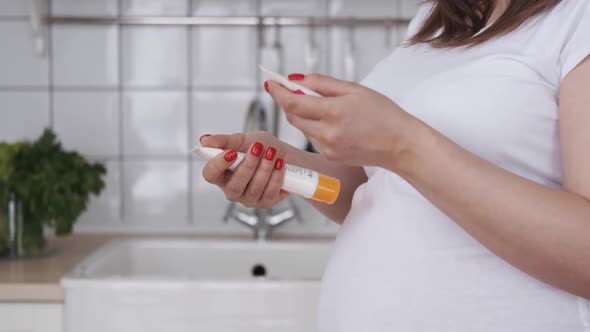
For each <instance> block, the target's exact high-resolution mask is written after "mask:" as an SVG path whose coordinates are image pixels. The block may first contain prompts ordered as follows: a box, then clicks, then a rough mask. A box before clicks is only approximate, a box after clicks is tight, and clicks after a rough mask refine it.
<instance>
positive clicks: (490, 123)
mask: <svg viewBox="0 0 590 332" xmlns="http://www.w3.org/2000/svg"><path fill="white" fill-rule="evenodd" d="M392 1H393V0H392ZM589 54H590V1H589V0H562V1H559V0H535V1H532V0H512V1H510V0H495V1H494V0H431V1H428V2H427V3H425V4H423V5H422V7H421V8H420V9H419V12H418V14H417V16H416V17H415V18H414V19H413V20H412V22H411V24H410V26H409V31H408V37H407V42H406V43H404V44H403V45H402V46H401V47H399V48H398V49H397V50H396V51H395V52H393V53H392V54H391V55H389V56H388V57H387V58H385V59H384V60H383V61H381V62H380V63H379V64H378V65H377V66H376V67H375V68H374V69H373V71H372V72H371V73H370V74H369V75H368V76H367V77H366V78H365V80H364V81H363V82H362V84H361V85H357V84H355V83H352V82H345V81H340V80H337V79H334V78H330V77H325V76H320V75H307V76H304V75H302V74H292V75H290V76H289V79H291V80H295V81H297V82H298V83H300V84H301V85H304V86H306V87H308V88H310V89H312V90H315V91H317V92H319V93H320V94H322V95H323V96H324V97H313V96H305V95H299V94H294V93H292V92H291V91H289V90H287V89H285V88H284V87H282V86H281V85H279V84H278V83H276V82H273V81H269V82H266V83H265V87H266V89H267V91H268V92H269V93H270V94H271V95H272V96H273V98H274V99H275V101H276V102H277V103H279V104H280V105H281V106H282V107H283V109H284V110H285V112H286V116H287V119H288V120H289V122H290V123H291V124H293V125H294V126H295V127H297V128H299V129H300V130H301V131H302V132H303V133H304V134H305V135H306V136H307V137H308V138H309V139H310V140H311V142H312V143H313V144H314V145H315V147H316V148H317V149H318V150H319V151H320V153H319V154H313V153H308V152H304V151H300V150H298V149H295V148H294V147H292V146H289V145H287V144H285V143H282V142H280V141H279V140H277V139H276V138H274V137H272V136H270V135H269V134H267V133H245V134H236V135H212V136H204V137H202V139H201V143H202V144H203V145H204V146H209V147H216V148H221V149H225V150H226V152H225V153H223V154H220V155H219V156H218V157H216V158H214V159H211V160H210V161H209V162H208V163H207V165H206V166H205V168H204V171H203V176H204V177H205V179H206V180H207V181H209V182H211V183H214V184H216V185H218V186H219V187H220V188H221V189H222V190H223V191H224V192H225V194H226V196H227V198H228V199H230V200H233V201H238V202H241V203H243V204H244V205H246V206H249V207H259V208H268V207H271V206H273V205H275V204H276V203H278V202H279V201H281V200H282V199H284V198H285V197H286V195H287V193H285V192H281V189H280V187H281V183H282V179H283V176H284V170H283V165H284V163H291V164H296V165H301V166H304V167H307V168H310V169H314V170H317V171H319V172H321V173H324V174H327V175H331V176H334V177H337V178H339V179H341V180H342V192H341V195H340V197H339V199H338V201H337V202H336V203H335V204H333V205H326V204H321V203H315V202H311V201H310V202H309V203H310V204H312V205H313V206H314V207H315V208H317V209H318V210H319V211H320V212H322V213H323V214H324V215H326V216H328V217H329V218H331V219H332V220H334V221H335V222H337V223H339V224H342V227H341V229H340V232H339V234H338V238H337V240H336V244H335V251H334V254H333V257H332V258H331V261H330V263H329V265H328V267H327V270H326V272H325V275H324V280H323V287H322V292H321V300H320V312H319V315H320V318H319V331H320V332H387V331H401V332H408V331H417V332H432V331H436V332H451V331H452V332H479V331H483V332H487V331H490V332H492V331H493V332H504V331H506V332H588V331H590V305H589V302H588V301H587V299H590V59H588V56H589ZM235 151H242V152H247V156H246V158H245V160H244V161H243V162H242V163H241V164H240V166H239V167H238V169H237V170H236V172H234V173H229V172H226V169H227V168H228V166H229V165H230V164H231V163H232V162H233V161H234V160H235V158H236V153H235Z"/></svg>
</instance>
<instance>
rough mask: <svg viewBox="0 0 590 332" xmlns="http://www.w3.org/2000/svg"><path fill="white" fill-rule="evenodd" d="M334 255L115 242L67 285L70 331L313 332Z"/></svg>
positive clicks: (281, 247) (316, 245)
mask: <svg viewBox="0 0 590 332" xmlns="http://www.w3.org/2000/svg"><path fill="white" fill-rule="evenodd" d="M330 251H331V244H330V243H327V242H267V243H257V242H233V241H222V242H209V241H195V240H126V241H118V242H112V243H109V244H107V245H106V246H104V247H102V248H100V249H98V250H97V251H95V252H94V253H93V254H91V255H90V256H89V257H88V258H86V259H85V260H84V261H83V262H82V263H80V264H79V265H78V266H77V267H76V268H75V269H74V270H73V271H72V272H70V273H68V274H67V275H66V276H65V277H64V278H63V279H62V286H63V287H64V288H65V327H66V331H67V332H74V331H75V332H95V331H96V332H98V331H100V332H104V331H109V332H119V331H121V332H122V331H125V332H134V331H138V332H139V331H142V332H144V331H145V332H147V331H167V332H168V331H170V332H175V331H178V332H184V331H191V332H199V331H206V332H238V331H240V332H267V331H268V332H270V331H273V332H275V331H285V332H287V331H288V332H291V331H293V332H294V331H297V332H307V331H309V332H312V331H314V330H315V316H316V315H315V314H316V312H315V311H316V306H317V300H318V293H319V282H320V279H321V275H322V273H323V270H324V267H325V265H326V262H327V260H328V256H329V254H330ZM262 275H264V276H262Z"/></svg>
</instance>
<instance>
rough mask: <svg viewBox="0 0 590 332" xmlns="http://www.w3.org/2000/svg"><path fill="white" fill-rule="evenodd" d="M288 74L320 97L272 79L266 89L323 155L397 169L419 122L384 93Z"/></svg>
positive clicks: (290, 120)
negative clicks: (303, 93) (396, 164)
mask: <svg viewBox="0 0 590 332" xmlns="http://www.w3.org/2000/svg"><path fill="white" fill-rule="evenodd" d="M302 77H303V75H301V74H293V75H289V78H290V79H291V80H298V83H300V84H302V85H304V86H305V87H307V88H310V89H312V90H314V91H316V92H318V93H320V94H321V95H322V96H324V97H313V96H305V95H299V94H295V93H293V92H291V91H290V90H288V89H286V88H284V87H283V86H281V85H280V84H278V83H277V82H274V81H268V82H267V83H266V84H265V87H266V88H267V91H268V92H269V93H270V94H271V95H272V97H273V98H274V100H275V101H276V102H277V103H278V104H279V105H280V106H281V107H282V108H283V109H284V110H285V113H286V116H287V120H288V121H289V122H290V123H291V124H292V125H293V126H295V127H297V128H298V129H299V130H301V131H302V132H303V133H304V134H305V135H306V136H307V137H308V138H309V139H310V140H311V141H312V143H313V144H314V146H315V147H316V148H317V149H318V150H319V151H320V152H321V153H322V154H323V155H325V157H326V158H328V159H329V160H332V161H337V162H341V163H344V164H348V165H355V166H361V165H363V166H365V165H372V166H381V167H387V168H390V169H391V168H393V169H395V167H394V166H395V163H397V162H398V161H399V159H400V155H401V154H402V153H403V152H405V151H407V149H408V147H409V145H410V143H411V142H412V140H411V139H410V138H411V135H412V134H413V131H414V130H415V128H417V127H418V126H419V124H421V122H420V121H418V120H417V119H416V118H414V117H413V116H411V115H409V114H408V113H406V112H404V111H403V110H402V109H401V108H400V107H399V106H398V105H397V104H396V103H395V102H393V101H392V100H390V99H389V98H387V97H385V96H384V95H382V94H380V93H378V92H376V91H373V90H371V89H368V88H366V87H364V86H361V85H359V84H356V83H353V82H347V81H341V80H337V79H334V78H331V77H327V76H322V75H316V74H313V75H309V76H306V77H304V78H302Z"/></svg>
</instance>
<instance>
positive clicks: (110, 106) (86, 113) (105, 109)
mask: <svg viewBox="0 0 590 332" xmlns="http://www.w3.org/2000/svg"><path fill="white" fill-rule="evenodd" d="M118 103H119V98H118V94H117V93H115V92H56V93H55V95H54V98H53V105H54V106H53V109H54V113H55V115H54V128H55V130H56V131H57V133H58V134H59V136H60V137H61V139H62V141H63V143H64V146H65V147H66V148H68V149H75V150H77V151H80V152H82V153H84V154H85V155H89V156H103V157H111V158H114V157H116V156H117V155H118V154H119V107H118Z"/></svg>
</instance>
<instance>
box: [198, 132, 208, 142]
mask: <svg viewBox="0 0 590 332" xmlns="http://www.w3.org/2000/svg"><path fill="white" fill-rule="evenodd" d="M209 136H211V134H205V135H203V136H201V137H200V138H199V142H200V141H201V140H202V139H203V138H205V137H209Z"/></svg>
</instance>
